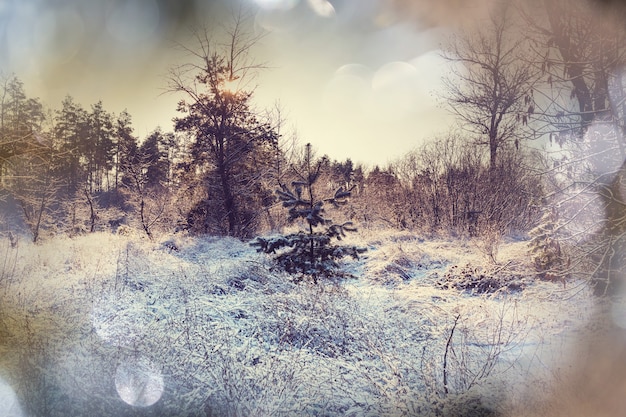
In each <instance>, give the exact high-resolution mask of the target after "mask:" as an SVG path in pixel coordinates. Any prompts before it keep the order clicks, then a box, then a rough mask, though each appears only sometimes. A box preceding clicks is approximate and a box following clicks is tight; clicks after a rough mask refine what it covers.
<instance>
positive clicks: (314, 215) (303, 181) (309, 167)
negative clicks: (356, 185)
mask: <svg viewBox="0 0 626 417" xmlns="http://www.w3.org/2000/svg"><path fill="white" fill-rule="evenodd" d="M325 162H326V160H325V159H324V158H322V159H321V160H318V161H317V162H314V161H313V156H312V150H311V145H310V144H307V145H306V151H305V158H304V164H303V165H304V168H303V169H302V170H296V174H297V176H298V177H299V178H298V180H297V181H294V182H293V183H292V184H291V187H288V186H286V185H281V188H280V189H279V190H277V195H278V198H279V200H280V201H282V203H283V207H285V208H287V209H288V210H289V221H290V222H293V221H296V220H299V219H300V220H304V222H305V224H306V230H300V231H298V232H297V233H292V234H289V235H286V236H278V237H270V238H261V237H259V238H257V239H256V240H255V241H254V242H252V243H251V244H252V245H253V246H257V247H258V251H259V252H265V253H270V254H277V256H276V258H275V261H276V264H277V265H278V266H279V268H281V269H283V270H285V271H286V272H288V273H290V274H297V275H298V277H297V281H300V280H301V279H302V278H303V277H305V276H310V277H311V278H313V281H314V282H315V283H317V280H318V278H320V277H322V278H329V277H333V276H343V275H344V274H342V273H341V272H340V271H339V265H338V263H337V261H338V260H339V259H342V258H344V257H346V256H351V257H352V258H354V259H358V257H359V254H360V253H363V252H365V249H363V248H358V247H355V246H338V245H334V244H333V243H332V241H333V239H336V240H341V239H342V238H343V237H345V233H346V232H354V231H356V229H355V228H354V227H353V224H352V222H346V223H343V224H335V223H333V221H332V220H330V219H329V218H327V217H326V216H325V209H324V205H325V204H326V203H328V204H331V205H332V206H334V207H339V206H341V205H344V204H346V202H347V199H348V197H349V196H350V194H351V193H350V190H346V189H344V188H343V187H340V188H339V189H337V190H336V191H335V193H334V195H333V196H332V197H329V198H323V199H322V198H319V197H318V196H317V194H316V190H315V187H314V185H315V183H316V181H317V180H318V179H319V176H320V172H321V170H322V167H323V165H324V163H325ZM286 248H287V249H286ZM282 249H286V250H282Z"/></svg>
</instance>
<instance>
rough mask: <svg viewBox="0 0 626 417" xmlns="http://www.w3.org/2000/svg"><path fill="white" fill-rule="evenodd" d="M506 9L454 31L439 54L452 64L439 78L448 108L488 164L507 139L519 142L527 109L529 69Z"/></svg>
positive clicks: (530, 107) (523, 45) (529, 105)
mask: <svg viewBox="0 0 626 417" xmlns="http://www.w3.org/2000/svg"><path fill="white" fill-rule="evenodd" d="M515 38H516V36H515V32H514V30H513V29H512V21H511V18H510V17H509V15H508V11H507V9H506V8H505V9H503V10H502V11H501V13H498V14H493V15H491V17H490V19H489V21H487V22H485V26H484V27H483V28H481V29H475V30H473V31H464V32H462V33H461V34H459V35H457V36H454V37H453V38H452V42H451V44H450V46H449V47H448V48H447V51H446V53H445V55H444V56H445V58H446V59H448V60H449V61H450V62H451V63H453V64H460V65H453V66H452V73H451V75H450V76H448V77H446V78H444V83H445V86H446V89H447V96H446V99H447V101H448V104H449V106H448V108H449V109H450V111H451V112H452V113H453V114H455V115H456V116H457V117H458V118H459V120H460V122H461V124H462V126H463V127H464V128H465V129H467V130H468V131H469V132H470V133H472V134H473V135H474V137H475V141H476V143H477V144H480V145H486V146H488V148H489V163H490V168H491V169H495V167H496V165H497V159H498V151H499V150H500V149H501V148H502V147H503V146H505V145H507V144H511V143H513V144H515V146H516V147H519V141H520V139H523V138H524V137H526V136H525V132H523V130H522V127H523V126H525V125H526V124H527V122H528V117H529V114H532V113H533V111H534V109H533V99H532V87H533V83H534V81H535V72H534V71H533V69H532V67H530V66H528V65H524V63H523V61H522V58H523V56H524V54H525V52H526V43H525V41H524V40H523V38H520V37H517V39H515Z"/></svg>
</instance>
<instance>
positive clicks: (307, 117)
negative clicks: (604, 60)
mask: <svg viewBox="0 0 626 417" xmlns="http://www.w3.org/2000/svg"><path fill="white" fill-rule="evenodd" d="M241 1H243V2H244V3H245V4H246V5H247V6H249V7H250V10H252V13H253V14H254V28H253V30H255V31H257V33H265V36H264V38H263V39H262V41H261V43H259V45H258V48H257V53H258V54H259V58H260V59H261V60H263V61H264V62H267V63H268V65H269V67H270V68H268V69H267V70H264V71H263V72H262V73H260V74H259V77H258V79H257V84H258V87H257V90H256V103H257V104H258V105H259V106H260V107H272V106H274V105H275V103H277V102H278V103H280V105H281V107H282V108H283V109H284V115H285V117H286V127H287V129H294V130H296V131H297V132H298V137H299V138H300V141H301V142H303V143H304V142H311V143H313V144H314V145H315V146H316V147H317V148H318V152H319V153H321V154H329V155H330V156H331V157H332V158H336V159H345V158H348V157H349V158H351V159H352V160H354V161H358V162H362V163H365V164H367V165H374V164H381V165H384V164H386V163H387V162H388V161H390V160H393V159H395V158H398V157H400V156H402V155H403V154H404V153H405V152H406V151H408V150H410V149H412V148H414V147H416V146H419V144H420V143H421V142H422V141H423V140H425V139H427V138H429V137H432V136H434V135H436V134H437V133H438V132H445V131H446V130H448V127H449V126H450V125H451V123H452V119H451V117H450V116H449V115H448V113H447V112H446V111H445V110H443V109H442V108H441V107H442V106H441V105H438V100H437V98H436V97H437V90H438V87H439V83H440V78H441V76H442V75H443V74H444V73H445V71H446V64H445V62H444V61H443V60H442V59H441V58H440V57H439V51H438V47H439V43H440V42H441V41H442V40H443V39H445V34H446V30H447V28H446V22H443V23H442V24H433V23H441V22H437V21H435V22H433V19H438V17H437V16H438V15H437V14H436V13H440V11H438V10H439V8H440V7H441V6H438V7H439V8H437V7H435V8H432V7H431V8H429V7H426V8H424V9H417V11H416V9H415V7H413V6H414V4H412V3H411V2H409V3H408V4H409V5H410V6H411V7H410V9H411V10H410V11H407V9H402V12H399V11H398V10H400V9H399V5H398V4H399V2H397V1H392V0H328V1H327V0H241ZM449 1H452V0H449ZM452 2H453V1H452ZM426 3H428V2H426ZM51 4H52V3H51V2H47V1H45V0H4V2H0V62H4V63H5V66H4V67H2V71H3V72H4V73H5V74H6V73H12V72H13V73H15V74H16V75H18V77H20V78H21V79H22V80H23V81H24V83H25V88H26V92H27V94H28V95H29V96H37V97H40V98H41V99H42V101H43V102H44V103H45V104H47V105H48V106H50V107H52V108H55V109H58V108H59V107H60V104H61V101H62V100H63V97H64V96H65V95H67V94H70V95H72V96H73V97H74V98H75V99H76V100H77V101H78V102H79V103H81V104H82V105H83V106H85V107H86V108H88V107H89V106H90V105H91V104H94V103H95V102H97V101H98V100H102V101H103V104H104V107H105V108H106V109H107V110H108V111H111V112H114V113H119V112H121V111H122V110H124V109H128V111H129V112H130V114H131V115H132V117H133V124H134V127H135V132H136V134H137V135H138V136H139V137H141V138H143V137H145V136H146V135H147V134H148V133H149V132H150V131H152V130H153V129H154V128H155V127H156V126H158V125H160V126H161V127H162V128H163V129H164V130H172V122H171V119H172V117H174V116H176V111H175V108H176V102H177V100H178V98H177V97H176V96H172V95H170V94H163V90H164V87H165V84H166V81H165V79H164V78H163V77H164V75H165V74H166V73H167V71H168V68H170V67H171V66H172V65H176V64H180V63H182V61H183V60H185V59H186V58H185V57H184V56H182V57H181V56H180V54H179V53H178V52H176V51H175V49H174V48H173V46H172V44H173V42H175V41H180V42H186V40H185V39H186V36H187V35H188V34H189V27H190V26H191V25H193V24H199V23H204V22H208V24H209V25H215V26H217V25H218V24H220V23H224V21H225V20H227V19H226V17H227V16H228V13H230V11H232V9H233V6H234V5H235V0H212V1H211V0H204V1H199V0H198V1H195V0H186V1H182V0H180V1H174V0H91V1H89V0H60V1H58V2H56V3H54V6H52V5H51ZM470 9H471V10H474V12H475V8H470ZM470 9H468V10H470ZM429 13H430V14H433V13H435V14H434V15H433V16H435V18H433V17H432V16H431V15H430V14H429ZM423 16H427V17H428V18H429V19H430V21H429V25H428V26H427V25H425V24H424V22H423V21H422V20H421V17H423ZM424 21H425V20H424ZM439 101H441V100H439Z"/></svg>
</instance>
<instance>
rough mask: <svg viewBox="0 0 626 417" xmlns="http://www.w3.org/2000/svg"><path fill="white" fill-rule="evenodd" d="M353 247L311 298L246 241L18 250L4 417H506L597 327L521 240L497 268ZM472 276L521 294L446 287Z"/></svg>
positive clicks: (451, 252)
mask: <svg viewBox="0 0 626 417" xmlns="http://www.w3.org/2000/svg"><path fill="white" fill-rule="evenodd" d="M347 244H349V245H352V244H356V245H358V246H363V247H367V248H368V252H367V253H365V255H364V256H363V257H362V259H360V260H358V261H348V260H346V261H345V262H344V263H343V266H344V268H345V269H346V271H347V272H349V273H351V274H353V275H355V276H356V277H357V278H356V279H348V280H345V281H341V282H324V283H320V284H319V285H313V284H312V283H309V282H303V283H300V284H294V283H293V282H291V281H290V279H289V277H288V276H286V275H284V274H280V273H276V272H272V271H271V269H270V268H271V262H270V260H269V257H268V256H266V255H264V254H259V253H256V251H255V249H254V248H252V247H250V246H249V245H248V244H247V243H245V242H240V241H238V240H235V239H231V238H215V237H190V236H182V235H181V236H179V235H175V236H168V237H164V238H163V239H161V240H160V241H158V242H152V241H149V240H146V239H143V238H142V237H141V236H137V235H135V236H133V235H130V236H119V235H111V234H104V233H102V234H100V233H95V234H89V235H85V236H82V237H76V238H73V239H70V238H63V237H56V238H54V239H50V240H48V241H46V242H44V243H42V244H40V245H33V244H30V243H27V242H26V240H25V239H22V240H21V241H20V242H19V244H18V245H17V247H15V248H12V247H10V246H9V242H8V240H6V239H4V240H3V241H0V253H3V254H6V258H5V261H4V263H0V265H4V269H3V271H1V272H0V302H1V304H0V378H1V379H0V398H5V397H6V398H9V399H11V398H13V397H12V396H11V395H13V394H12V393H13V392H15V393H16V394H17V400H16V401H17V402H19V404H18V403H17V402H15V404H14V403H11V404H10V407H11V408H10V410H13V411H8V413H9V414H7V412H5V411H4V410H3V409H2V407H0V417H4V416H5V415H14V414H15V413H16V412H17V415H21V414H20V413H21V412H22V411H20V410H23V413H24V415H32V416H36V415H46V416H57V415H58V416H61V415H89V416H99V415H102V416H105V415H135V414H133V413H136V412H138V411H137V410H138V409H142V410H144V411H143V412H144V413H148V414H149V415H178V416H184V415H190V416H191V415H219V416H222V415H225V416H252V415H255V416H269V415H273V416H298V415H309V416H385V415H386V416H400V415H406V416H412V415H435V414H438V413H441V412H446V410H452V409H453V408H454V407H455V402H454V401H457V400H458V401H461V400H463V401H465V399H464V398H465V397H464V396H467V395H470V394H472V395H477V396H478V397H479V398H481V400H480V401H482V403H484V404H487V405H488V406H489V407H492V408H494V409H498V410H500V411H502V410H503V409H504V408H509V409H512V408H514V407H516V406H518V405H519V404H523V403H524V401H525V398H526V397H525V396H526V395H534V394H532V393H534V392H535V391H534V389H535V388H537V387H540V386H547V385H549V384H551V381H552V379H554V376H555V375H556V374H557V371H556V370H557V369H559V367H560V366H562V365H563V364H564V363H565V362H566V361H567V360H568V359H569V358H570V357H569V356H568V355H569V354H570V353H571V352H572V349H573V347H574V346H575V345H576V343H575V342H576V340H578V339H579V338H580V337H581V335H582V334H584V333H585V332H588V331H589V327H590V325H589V323H590V322H592V317H593V315H594V314H595V313H596V311H597V308H596V306H595V304H594V300H593V298H592V297H591V295H590V292H589V291H588V289H587V288H586V286H585V285H584V284H583V283H580V282H577V281H575V280H573V281H571V282H568V283H567V284H566V286H565V287H564V285H563V283H552V282H540V281H536V280H534V279H533V278H532V273H531V271H530V263H529V262H530V261H529V259H528V255H527V242H524V241H506V242H502V243H501V244H500V245H499V247H498V248H497V249H498V250H497V256H496V260H497V264H491V263H490V262H491V260H490V258H489V256H488V254H487V253H485V251H484V250H483V248H482V246H481V245H480V242H477V241H460V240H454V239H449V240H444V239H438V240H426V239H423V238H420V237H418V236H414V235H411V234H410V233H400V232H393V231H365V232H361V233H359V234H358V235H357V236H356V237H351V238H349V241H348V242H347ZM465 265H470V266H471V267H472V268H478V269H479V270H480V271H483V272H484V273H486V274H491V275H490V276H494V277H496V278H497V277H501V276H505V275H506V276H513V277H515V279H517V280H519V282H521V283H522V284H523V285H520V286H519V287H514V288H513V287H505V288H500V289H493V290H489V291H487V292H482V291H477V290H476V289H475V288H470V287H467V288H465V287H462V286H459V285H457V286H454V285H447V284H446V285H443V284H445V281H446V280H456V279H457V278H458V277H457V276H456V275H454V274H453V273H451V272H450V271H454V269H451V268H453V267H454V266H457V267H463V266H465ZM455 282H456V281H455ZM442 283H443V284H442ZM511 288H513V289H511ZM614 310H615V311H618V310H617V308H615V309H614ZM619 311H621V310H619ZM455 322H456V324H455ZM453 328H454V331H453V330H452V329H453ZM451 334H452V337H450V336H451ZM448 339H449V342H448ZM444 356H446V358H447V364H446V368H445V374H446V379H447V385H446V386H445V387H444V384H443V378H444V366H443V358H444ZM3 381H4V382H3ZM542 384H543V385H542ZM445 390H447V391H448V394H447V395H446V394H445ZM3 396H4V397H3ZM467 401H468V404H469V403H470V402H471V401H473V400H472V399H471V398H470V399H469V400H467ZM15 410H17V411H15ZM3 413H4V414H3ZM11 413H13V414H11Z"/></svg>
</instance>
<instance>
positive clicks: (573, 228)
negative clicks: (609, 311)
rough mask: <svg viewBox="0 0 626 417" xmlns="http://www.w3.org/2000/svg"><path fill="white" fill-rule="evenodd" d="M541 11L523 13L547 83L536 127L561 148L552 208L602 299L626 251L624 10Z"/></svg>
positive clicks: (580, 4)
mask: <svg viewBox="0 0 626 417" xmlns="http://www.w3.org/2000/svg"><path fill="white" fill-rule="evenodd" d="M541 5H542V6H543V7H542V8H541V10H540V12H541V13H539V12H538V11H537V10H530V11H528V10H527V11H526V17H527V22H528V27H530V28H533V29H534V30H533V31H532V32H530V33H531V36H532V37H533V39H532V45H533V49H534V52H535V56H536V59H535V64H536V66H537V67H538V68H539V69H540V71H541V75H542V78H543V81H544V85H543V86H542V87H541V88H538V89H537V90H536V91H537V93H538V94H540V97H537V100H536V103H537V112H536V119H537V121H538V123H534V124H533V126H534V127H535V128H536V129H537V132H538V133H540V134H547V135H549V138H550V141H551V142H556V143H557V144H558V145H560V147H561V148H562V149H561V150H560V151H559V152H558V159H556V160H554V161H553V162H552V164H551V166H549V167H547V169H546V174H549V175H550V176H551V177H552V178H551V181H550V183H552V184H553V190H552V194H551V195H550V197H552V198H550V201H549V202H548V203H549V204H553V205H554V206H555V207H556V206H558V208H559V212H560V215H559V217H560V218H561V219H563V226H562V227H559V232H560V233H561V234H563V231H568V232H569V233H565V234H564V235H565V236H567V235H568V234H569V236H571V237H569V238H568V239H569V242H568V243H569V244H568V245H567V247H570V248H572V249H571V250H574V251H576V253H575V254H574V255H573V256H571V259H575V260H577V261H576V262H575V263H572V268H580V270H577V271H576V272H582V273H585V274H589V276H590V278H591V279H592V281H593V282H594V283H595V289H596V292H597V293H598V294H606V293H613V291H614V290H615V289H616V284H617V283H618V282H621V281H623V280H624V266H625V261H624V259H623V256H622V254H623V253H624V249H625V248H626V241H625V239H624V236H625V232H626V223H625V222H624V219H625V218H626V211H625V210H624V206H625V203H624V201H625V200H624V196H623V194H624V193H623V191H622V190H623V189H624V188H623V187H624V182H625V180H624V178H626V166H625V165H624V160H625V159H626V135H625V133H626V124H625V121H624V118H625V115H626V107H625V106H626V88H625V86H624V80H623V72H622V68H623V66H624V64H625V63H626V49H625V48H624V45H625V43H624V41H625V40H626V30H625V28H624V26H623V18H624V16H625V13H626V11H625V10H624V9H623V8H620V7H612V8H611V9H610V12H611V15H610V16H609V15H608V14H606V13H603V12H599V11H598V10H595V9H592V6H591V4H589V3H588V2H585V1H563V0H543V2H542V3H541ZM599 208H600V210H598V209H599ZM589 219H592V220H591V221H590V220H589ZM581 236H582V237H584V239H581V238H580V237H581ZM565 272H566V273H569V272H570V271H565Z"/></svg>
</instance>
